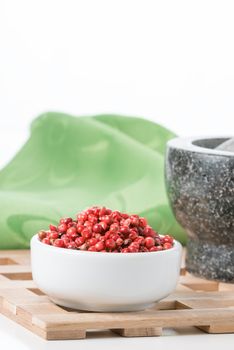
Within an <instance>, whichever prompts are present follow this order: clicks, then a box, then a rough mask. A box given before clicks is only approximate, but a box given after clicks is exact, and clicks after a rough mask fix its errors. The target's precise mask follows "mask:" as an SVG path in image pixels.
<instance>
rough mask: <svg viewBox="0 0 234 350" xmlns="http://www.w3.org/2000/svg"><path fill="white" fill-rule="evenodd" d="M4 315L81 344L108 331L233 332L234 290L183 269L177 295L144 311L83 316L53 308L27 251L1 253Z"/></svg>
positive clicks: (143, 333) (0, 307)
mask: <svg viewBox="0 0 234 350" xmlns="http://www.w3.org/2000/svg"><path fill="white" fill-rule="evenodd" d="M0 312H1V313H2V314H3V315H5V316H6V317H8V318H10V319H12V320H14V321H15V322H17V323H19V324H20V325H22V326H23V327H25V328H27V329H29V330H30V331H32V332H33V333H35V334H37V335H39V336H41V337H43V338H45V339H48V340H52V339H57V340H58V339H83V338H85V337H86V331H90V330H91V331H92V330H94V329H95V330H97V329H99V330H103V329H110V330H112V331H113V332H115V333H118V334H120V335H122V336H125V337H135V336H159V335H161V334H162V329H163V328H164V327H172V328H173V327H175V328H178V327H187V326H196V327H198V328H200V329H202V330H203V331H205V332H208V333H234V285H233V284H224V283H218V282H215V281H207V280H204V279H201V278H196V277H194V276H191V275H190V274H189V273H187V272H186V271H185V268H184V267H182V268H181V277H180V281H179V283H178V286H177V289H176V291H175V292H174V293H173V294H171V295H170V296H169V297H167V298H165V299H163V300H162V301H160V302H159V303H157V304H155V306H154V307H152V308H150V309H147V310H144V311H140V312H123V313H98V312H82V311H81V312H79V311H75V310H73V309H68V308H63V307H60V306H58V305H55V304H54V303H53V302H51V301H50V300H49V298H48V297H47V296H46V295H45V294H43V293H42V292H41V291H40V290H39V289H38V288H37V286H36V285H35V283H34V282H33V281H32V275H31V268H30V254H29V251H27V250H24V251H22V250H20V251H14V250H12V251H0Z"/></svg>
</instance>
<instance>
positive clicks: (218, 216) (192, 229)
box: [166, 138, 234, 283]
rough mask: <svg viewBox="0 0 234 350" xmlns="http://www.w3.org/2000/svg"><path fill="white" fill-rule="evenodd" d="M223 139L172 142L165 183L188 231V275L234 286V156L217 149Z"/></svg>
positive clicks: (167, 160) (176, 212)
mask: <svg viewBox="0 0 234 350" xmlns="http://www.w3.org/2000/svg"><path fill="white" fill-rule="evenodd" d="M223 141H225V139H224V138H220V139H217V138H216V139H214V138H206V139H197V140H196V139H180V138H178V139H174V140H172V141H169V143H168V149H167V156H166V185H167V192H168V196H169V199H170V203H171V206H172V208H173V211H174V213H175V216H176V218H177V220H178V222H179V223H180V224H181V225H182V226H183V227H184V228H185V229H186V231H187V233H188V237H189V241H188V245H187V250H188V254H187V260H186V265H187V269H188V271H189V272H191V273H193V274H195V275H198V276H201V277H205V278H209V279H215V280H220V281H225V282H231V283H234V153H231V152H226V151H220V150H215V148H216V147H217V146H218V145H219V144H221V143H222V142H223Z"/></svg>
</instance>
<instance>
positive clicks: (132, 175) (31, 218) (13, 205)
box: [0, 112, 185, 249]
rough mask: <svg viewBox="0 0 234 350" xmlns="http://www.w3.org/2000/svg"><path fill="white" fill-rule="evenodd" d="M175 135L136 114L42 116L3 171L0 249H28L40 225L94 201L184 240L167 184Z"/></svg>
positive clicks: (41, 226) (0, 180)
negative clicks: (168, 160) (141, 218)
mask: <svg viewBox="0 0 234 350" xmlns="http://www.w3.org/2000/svg"><path fill="white" fill-rule="evenodd" d="M173 137H175V135H174V134H173V133H172V132H170V131H169V130H167V129H165V128H163V127H162V126H160V125H157V124H155V123H153V122H150V121H147V120H144V119H141V118H133V117H123V116H117V115H99V116H94V117H73V116H69V115H66V114H62V113H52V112H51V113H46V114H43V115H41V116H40V117H38V118H37V119H35V120H34V121H33V122H32V125H31V135H30V138H29V140H28V141H27V142H26V144H25V145H24V146H23V147H22V149H21V150H20V151H19V152H18V153H17V155H16V156H15V157H14V159H13V160H12V161H11V162H10V163H9V164H8V165H7V166H6V167H5V168H4V169H2V170H1V172H0V211H1V216H0V248H1V249H15V248H28V247H29V241H30V238H31V236H32V235H34V234H35V233H36V232H37V231H38V230H39V229H42V228H45V229H46V228H47V227H48V225H49V224H50V223H56V222H57V221H58V220H59V218H60V217H62V216H75V215H76V213H77V212H78V211H80V210H83V209H84V208H86V207H88V206H92V205H104V206H108V207H110V208H112V209H116V210H121V211H124V212H129V213H137V214H139V215H142V216H145V217H146V218H147V219H148V221H149V223H150V224H151V225H152V226H153V227H154V228H155V229H156V230H157V231H159V232H160V233H162V234H163V233H170V234H172V235H174V236H175V237H176V238H177V239H179V240H180V241H181V242H183V243H184V242H185V233H184V231H183V229H182V228H181V227H180V226H179V224H178V223H177V222H176V220H175V218H174V216H173V214H172V212H171V209H170V207H169V204H168V200H167V196H166V191H165V185H164V152H165V145H166V142H167V141H168V140H169V139H171V138H173Z"/></svg>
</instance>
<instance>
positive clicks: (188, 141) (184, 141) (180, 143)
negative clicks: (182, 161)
mask: <svg viewBox="0 0 234 350" xmlns="http://www.w3.org/2000/svg"><path fill="white" fill-rule="evenodd" d="M231 138H233V136H196V137H175V138H174V139H172V140H170V141H168V142H167V148H176V149H182V150H185V151H190V152H194V153H203V154H210V155H215V156H228V157H234V153H233V152H230V151H222V150H218V149H212V148H206V147H202V146H198V145H194V144H193V142H195V141H199V140H211V139H231Z"/></svg>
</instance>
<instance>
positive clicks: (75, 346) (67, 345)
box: [0, 315, 234, 350]
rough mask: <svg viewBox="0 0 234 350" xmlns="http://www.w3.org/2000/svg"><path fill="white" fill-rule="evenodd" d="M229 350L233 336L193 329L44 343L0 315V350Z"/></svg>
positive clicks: (103, 334) (92, 335)
mask: <svg viewBox="0 0 234 350" xmlns="http://www.w3.org/2000/svg"><path fill="white" fill-rule="evenodd" d="M204 346H205V349H206V350H211V349H212V350H220V349H224V350H229V349H230V350H231V349H234V334H206V333H203V332H201V331H200V330H198V329H196V328H194V327H188V328H186V329H185V328H181V329H179V328H178V329H177V330H174V329H165V330H164V332H163V336H161V337H148V338H147V337H140V338H124V337H120V336H118V335H115V334H113V333H112V332H110V331H102V332H100V331H98V332H93V333H88V335H87V338H86V339H84V340H61V341H46V340H43V339H41V338H40V337H38V336H37V335H34V334H33V333H31V332H30V331H28V330H26V329H25V328H23V327H22V326H20V325H18V324H16V323H15V322H13V321H11V320H9V319H7V318H6V317H5V316H3V315H0V349H10V350H13V349H14V350H29V349H30V350H79V349H80V350H92V349H101V350H114V349H127V350H139V349H143V348H144V349H146V350H151V349H152V350H156V349H160V350H164V349H165V350H170V349H173V350H177V349H180V350H183V349H188V350H198V349H201V350H203V349H204Z"/></svg>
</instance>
